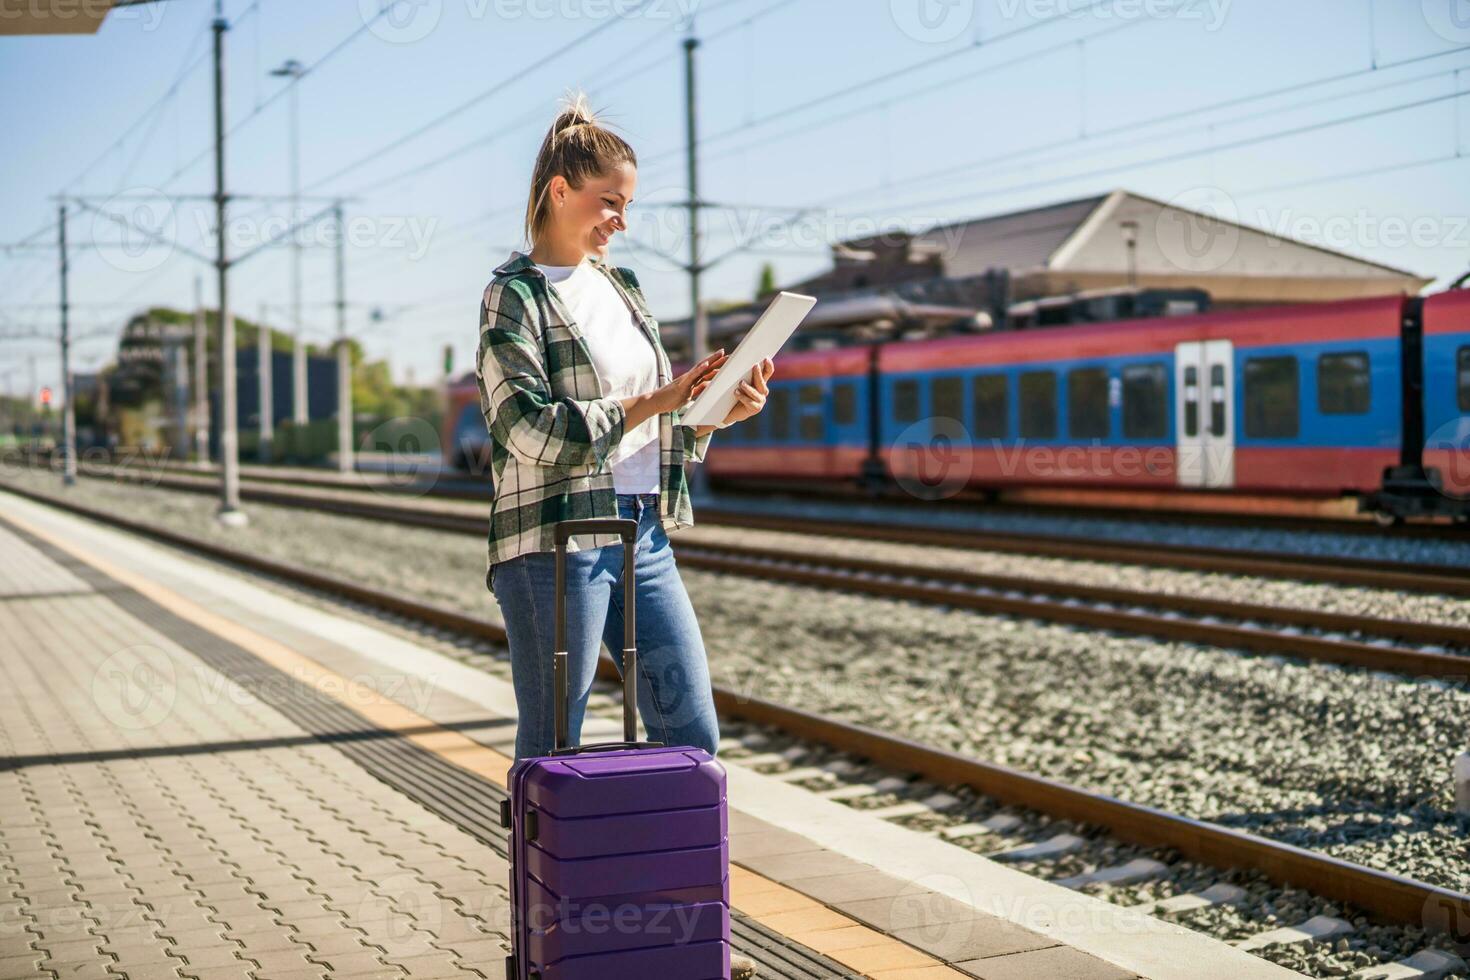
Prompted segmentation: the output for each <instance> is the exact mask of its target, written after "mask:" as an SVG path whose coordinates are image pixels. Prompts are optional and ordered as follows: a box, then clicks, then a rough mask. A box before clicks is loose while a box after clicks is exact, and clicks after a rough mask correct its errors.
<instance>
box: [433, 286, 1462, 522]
mask: <svg viewBox="0 0 1470 980" xmlns="http://www.w3.org/2000/svg"><path fill="white" fill-rule="evenodd" d="M684 369H686V368H685V366H684V365H675V370H676V372H677V371H682V370H684ZM443 435H444V447H445V454H446V460H447V462H449V463H450V464H451V465H453V466H455V467H458V468H461V469H473V468H475V467H476V461H480V462H481V463H483V460H485V459H487V458H488V453H487V451H486V440H487V439H488V435H487V433H486V430H485V424H484V420H483V417H482V415H481V413H480V406H479V393H478V389H477V386H476V384H475V379H474V376H473V374H469V375H467V376H465V377H464V378H462V379H460V381H459V382H458V383H456V384H455V385H453V386H452V387H451V391H450V412H449V413H448V415H447V416H446V429H445V432H444V434H443ZM715 443H716V444H717V445H718V448H717V449H716V448H714V446H712V447H711V452H710V453H709V456H708V457H707V459H706V460H705V462H704V463H703V464H702V465H703V466H704V467H705V469H706V472H707V473H708V475H709V478H710V480H711V482H712V483H715V482H717V481H721V480H729V481H738V482H739V483H741V484H742V485H746V486H749V485H752V484H753V485H757V486H758V485H760V484H761V483H762V482H763V481H766V482H769V483H770V484H771V485H773V486H775V485H790V484H792V483H793V482H800V483H802V484H803V485H807V486H813V487H822V486H829V487H837V486H844V487H848V488H851V487H859V488H866V489H869V490H874V489H878V488H882V487H885V486H888V487H892V486H898V487H902V488H904V489H906V490H908V491H910V492H913V493H917V494H920V495H923V494H926V493H928V494H931V495H934V496H943V495H946V494H951V493H953V492H954V491H956V490H960V489H968V490H980V491H994V492H1002V491H1006V490H1010V489H1014V488H1042V487H1044V488H1057V487H1063V488H1066V487H1072V488H1091V489H1107V490H1124V491H1127V490H1135V491H1150V492H1157V491H1165V492H1170V491H1179V492H1184V491H1190V492H1214V493H1222V494H1232V493H1233V494H1255V495H1271V496H1278V495H1285V496H1301V497H1319V498H1341V497H1355V498H1357V500H1358V507H1359V509H1360V510H1362V511H1365V512H1371V513H1372V514H1373V515H1374V516H1375V517H1376V518H1377V519H1379V520H1380V521H1382V522H1384V523H1392V522H1397V521H1401V520H1403V519H1405V518H1409V517H1425V516H1431V517H1445V518H1449V519H1451V520H1453V521H1455V522H1457V523H1461V524H1464V523H1466V522H1467V520H1470V289H1452V290H1449V291H1446V292H1442V293H1438V294H1434V295H1430V296H1426V297H1413V296H1402V295H1399V296H1383V297H1376V298H1368V299H1356V300H1344V301H1333V302H1321V303H1298V304H1290V305H1281V306H1271V307H1260V308H1255V309H1247V310H1227V311H1212V312H1203V313H1195V314H1190V315H1182V316H1160V317H1148V318H1139V319H1127V320H1115V321H1111V322H1101V323H1085V324H1076V325H1059V326H1047V327H1032V328H1028V329H1001V330H993V331H989V332H982V333H965V334H958V335H951V336H941V337H937V338H933V339H926V340H882V341H877V342H869V343H861V344H852V345H846V346H843V345H838V346H831V347H826V348H822V349H808V350H800V351H794V352H789V353H783V354H782V355H780V357H779V358H778V360H777V370H776V374H775V376H774V377H773V378H772V380H771V390H770V394H769V396H768V401H767V404H766V407H765V409H764V410H762V411H761V412H760V414H758V415H756V416H755V417H753V418H751V419H748V420H746V421H744V422H741V423H738V424H736V425H733V426H730V427H729V428H727V429H725V430H723V431H721V432H720V433H719V434H718V435H717V436H716V437H715ZM481 470H482V471H483V467H481Z"/></svg>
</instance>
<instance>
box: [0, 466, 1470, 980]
mask: <svg viewBox="0 0 1470 980" xmlns="http://www.w3.org/2000/svg"><path fill="white" fill-rule="evenodd" d="M4 489H5V490H6V491H7V492H11V493H15V494H17V495H19V496H22V497H25V498H27V499H31V500H34V501H36V502H38V503H41V504H43V505H46V506H49V507H54V508H57V509H60V510H64V511H67V512H69V513H72V514H76V515H78V516H81V517H85V518H88V519H90V520H95V521H98V522H101V523H104V524H107V525H110V526H113V527H117V528H120V529H123V530H126V531H128V532H130V533H134V534H138V535H140V536H143V537H146V538H150V539H152V540H155V541H160V542H163V543H166V544H169V545H172V546H175V547H179V548H182V549H185V550H188V551H190V552H193V553H196V554H201V555H205V556H208V557H210V558H212V559H215V560H218V561H221V562H224V563H226V564H229V565H231V566H234V567H238V568H244V569H248V570H251V571H253V572H256V573H260V574H263V575H266V576H270V577H272V578H275V579H277V580H280V581H282V582H285V583H288V584H290V585H291V586H293V587H299V588H305V589H309V590H313V591H315V592H318V593H322V594H325V595H327V596H330V597H333V598H334V599H338V600H348V601H349V602H351V603H355V604H358V605H360V606H363V607H366V608H367V609H368V610H369V611H371V612H373V613H375V614H384V613H386V614H390V615H394V616H398V617H403V618H404V619H407V620H410V621H412V622H413V623H415V624H418V625H421V626H424V627H428V628H431V629H435V630H441V631H445V632H447V633H450V634H453V635H456V636H459V637H464V638H468V639H473V640H478V641H483V642H488V643H492V644H495V645H497V646H503V645H504V644H505V641H506V638H505V634H504V631H503V629H502V628H501V627H500V626H499V625H498V624H495V623H491V622H486V621H484V620H481V619H477V618H475V617H471V616H466V615H464V614H461V613H459V612H456V611H453V610H449V609H444V608H441V607H437V606H432V605H428V604H424V603H420V602H417V601H414V600H411V599H408V598H405V597H403V596H402V595H396V594H391V593H388V592H383V591H380V590H377V589H372V588H368V587H365V586H362V585H359V584H357V583H354V582H351V581H347V580H344V579H340V578H337V577H334V576H329V575H324V574H321V573H318V572H312V571H308V570H305V569H300V568H296V567H294V566H291V565H287V564H284V563H281V562H277V561H274V560H271V559H266V558H262V557H259V556H256V555H252V554H249V553H246V552H242V551H238V550H236V549H232V548H229V547H226V546H223V545H219V544H215V543H212V542H209V541H204V540H200V539H196V538H194V537H192V536H190V535H186V534H182V533H179V532H175V531H171V530H168V529H166V528H159V527H153V526H149V525H145V524H143V523H141V522H138V521H134V520H131V519H129V518H126V517H122V516H120V515H117V514H113V513H109V512H103V511H99V510H96V509H94V508H90V507H86V506H83V505H80V504H76V503H72V502H68V501H64V500H58V499H56V498H54V497H52V496H49V495H47V494H43V493H37V492H33V491H30V490H26V489H22V488H17V487H14V486H6V487H5V488H4ZM599 675H600V676H601V677H602V678H604V679H605V680H607V681H609V682H612V681H615V680H616V678H617V673H616V668H615V667H614V666H613V664H612V662H611V660H609V659H607V658H606V657H604V658H603V659H602V662H601V663H600V664H599ZM714 697H715V703H716V708H717V710H718V711H719V713H720V715H721V716H722V717H723V718H725V719H728V720H732V721H736V722H742V723H746V724H749V725H757V726H766V727H768V728H771V729H774V730H776V731H778V732H780V733H782V734H783V735H785V736H787V737H789V738H791V739H795V740H799V741H800V742H803V743H809V744H810V745H815V746H822V747H824V748H826V749H828V750H830V751H831V752H835V753H838V754H840V755H841V756H843V757H845V759H846V761H844V760H842V759H839V760H836V761H835V762H833V761H830V760H829V762H828V763H827V764H826V765H825V766H824V767H822V768H817V767H815V766H810V767H801V766H800V763H801V762H802V760H803V759H804V758H806V757H807V755H808V754H809V752H810V748H808V747H803V746H797V747H796V749H795V750H794V751H793V750H788V751H787V752H784V753H780V754H777V753H766V755H765V757H764V760H763V759H761V758H752V759H749V760H748V761H749V762H750V764H752V765H753V766H758V765H762V764H763V763H764V762H771V761H774V762H776V763H777V764H778V765H798V768H797V769H794V770H789V771H788V772H786V773H785V774H783V775H782V776H781V777H780V778H785V779H787V780H788V781H791V782H803V781H806V782H821V781H822V779H823V778H824V777H823V776H822V774H823V773H826V774H827V775H828V776H834V775H840V774H848V773H853V772H858V771H864V769H863V767H860V766H858V765H857V764H856V763H855V762H854V761H853V760H864V761H865V762H866V763H867V764H868V767H872V766H877V767H881V768H882V769H885V770H888V771H890V772H891V773H893V775H890V776H887V777H885V778H884V779H880V780H877V781H876V782H869V783H864V782H854V783H850V784H848V785H847V786H838V787H836V788H829V789H825V790H816V791H820V792H823V793H824V795H826V796H828V797H829V798H832V799H839V800H844V801H848V802H852V801H853V800H861V799H867V798H874V797H876V796H877V795H878V794H881V793H884V792H893V791H895V790H898V789H905V790H908V789H922V788H923V785H924V784H926V783H927V784H932V787H933V790H937V789H938V787H944V786H948V787H965V788H968V789H970V790H973V791H974V792H975V793H977V794H981V795H983V796H984V797H988V798H990V799H992V800H995V801H998V802H999V803H1001V804H1003V805H1010V806H1015V807H1021V808H1024V809H1026V810H1029V811H1035V812H1037V813H1041V814H1046V815H1048V816H1050V817H1054V818H1060V819H1064V820H1069V821H1074V822H1076V823H1078V824H1081V825H1086V826H1091V827H1097V828H1101V829H1103V830H1105V831H1106V832H1107V833H1108V834H1109V835H1111V836H1112V837H1113V838H1115V839H1116V840H1118V841H1121V842H1124V843H1126V844H1131V845H1136V846H1138V847H1142V848H1148V849H1155V850H1157V849H1166V850H1168V851H1170V852H1172V853H1174V854H1177V855H1178V857H1179V860H1182V861H1189V862H1194V863H1196V864H1199V865H1203V866H1206V867H1212V868H1216V869H1220V870H1221V871H1237V870H1239V871H1249V872H1254V873H1256V874H1259V875H1260V876H1262V877H1263V878H1264V879H1266V880H1267V881H1270V882H1272V883H1274V884H1277V885H1281V886H1290V887H1293V888H1297V889H1303V890H1306V891H1308V892H1310V893H1312V894H1314V895H1317V896H1320V897H1322V898H1325V899H1328V900H1331V901H1333V902H1339V903H1343V904H1345V905H1348V906H1352V907H1353V908H1355V909H1359V910H1361V911H1362V912H1363V913H1365V914H1367V915H1368V916H1370V917H1372V918H1374V919H1377V920H1379V921H1382V922H1386V923H1391V924H1396V925H1402V926H1410V927H1424V928H1427V929H1429V930H1432V931H1435V932H1442V933H1447V934H1449V936H1450V937H1451V938H1452V939H1454V940H1455V941H1457V942H1460V943H1470V928H1467V927H1470V894H1465V893H1461V892H1456V891H1453V890H1451V889H1447V888H1442V887H1439V886H1435V885H1431V884H1428V883H1426V882H1422V881H1418V880H1415V879H1412V878H1408V877H1405V876H1401V875H1396V874H1393V873H1392V872H1388V871H1383V870H1380V869H1375V868H1369V867H1366V866H1363V865H1359V864H1354V863H1352V862H1348V861H1343V860H1341V859H1338V858H1335V857H1332V856H1331V855H1327V854H1322V853H1319V852H1316V851H1312V850H1309V849H1305V848H1301V847H1297V846H1294V845H1290V844H1285V843H1281V842H1279V841H1274V840H1271V839H1269V838H1265V837H1261V836H1258V835H1253V834H1250V833H1247V832H1244V831H1240V830H1236V829H1232V828H1229V827H1225V826H1222V825H1219V824H1215V823H1211V822H1208V821H1202V820H1198V819H1194V818H1190V817H1186V816H1182V815H1179V814H1174V813H1170V812H1167V811H1164V810H1160V809H1157V808H1153V807H1148V806H1143V805H1139V804H1135V803H1131V802H1128V801H1126V800H1122V799H1119V798H1116V797H1112V796H1108V795H1105V794H1100V793H1095V792H1092V791H1089V790H1086V789H1083V788H1080V787H1077V786H1073V785H1069V784H1066V783H1063V782H1060V781H1057V780H1052V779H1047V778H1045V777H1042V776H1038V775H1035V774H1032V773H1027V772H1023V771H1020V770H1017V769H1013V768H1010V767H1007V766H1002V765H997V764H994V763H988V762H985V761H982V760H978V759H973V758H969V757H966V756H964V755H961V754H959V753H956V752H953V751H949V750H946V749H943V748H940V747H935V746H931V745H926V744H922V743H920V742H917V741H914V740H911V739H907V738H904V737H902V736H899V735H895V734H892V733H890V732H886V731H879V730H876V729H873V728H871V727H867V726H863V725H858V724H854V723H851V722H847V721H843V720H840V719H836V718H832V717H828V716H825V715H819V714H816V713H813V712H809V711H805V710H802V709H800V708H796V707H793V706H790V705H783V704H779V703H776V702H773V701H769V700H765V699H762V698H758V697H753V696H750V695H748V694H745V693H742V692H737V691H734V690H730V689H727V688H725V687H722V686H718V685H717V686H715V688H714ZM607 700H608V702H609V704H610V699H607ZM607 706H608V705H603V707H607ZM760 739H761V737H759V736H757V737H754V738H751V739H750V742H751V743H752V745H753V746H755V745H756V743H758V742H759V741H760ZM933 790H930V791H926V792H925V795H924V796H923V798H922V799H918V798H916V799H914V800H912V801H910V802H908V803H907V805H899V806H897V807H892V806H890V807H886V808H884V812H881V813H879V812H878V811H877V810H875V811H874V812H875V814H877V815H880V816H884V817H889V818H894V817H902V816H907V815H912V814H916V813H920V812H929V813H942V812H944V811H945V810H948V809H951V808H952V807H953V806H954V804H955V803H957V802H958V801H957V800H955V799H954V798H953V797H948V798H947V799H946V797H947V796H948V794H944V793H938V792H934V791H933ZM1000 826H1001V824H1000V823H998V822H997V821H995V820H992V821H989V822H988V823H986V824H974V823H969V824H958V825H950V826H947V827H945V828H943V829H941V830H939V831H938V832H939V834H940V836H942V837H944V838H946V839H949V840H958V839H960V838H962V837H964V836H965V835H967V834H970V835H973V834H977V833H981V832H985V831H987V830H995V829H999V828H1000ZM1073 846H1076V839H1073V840H1072V841H1066V840H1062V839H1061V838H1053V839H1051V840H1048V841H1045V842H1042V843H1041V844H1039V845H1034V846H1031V847H1027V848H1019V849H1012V850H1010V851H1006V852H1001V853H998V854H996V855H994V856H995V857H997V858H998V859H1000V860H1013V861H1030V862H1033V863H1034V862H1036V861H1045V860H1046V859H1047V858H1048V857H1049V856H1051V855H1053V854H1057V853H1064V852H1065V851H1066V850H1068V849H1069V848H1071V847H1073ZM1160 873H1161V872H1160V868H1159V866H1158V863H1157V862H1153V863H1150V862H1148V861H1133V862H1129V864H1127V865H1125V866H1120V867H1117V868H1102V869H1099V870H1098V871H1096V872H1093V873H1091V874H1088V875H1083V876H1079V878H1077V879H1075V880H1072V881H1070V882H1069V883H1070V884H1072V885H1073V886H1074V887H1080V886H1082V885H1085V884H1088V883H1090V882H1098V883H1101V884H1108V883H1127V882H1129V881H1136V880H1141V879H1146V878H1148V877H1150V876H1156V875H1158V874H1160ZM1237 897H1238V896H1237V895H1235V894H1234V891H1233V886H1229V885H1226V884H1223V883H1221V884H1219V885H1218V886H1211V887H1209V888H1205V889H1202V890H1199V891H1196V892H1192V893H1189V894H1183V895H1179V896H1174V897H1172V898H1169V899H1164V900H1161V901H1159V902H1149V903H1147V904H1148V905H1149V907H1150V908H1151V909H1153V910H1155V911H1159V912H1166V911H1182V910H1188V909H1198V908H1204V907H1208V906H1210V905H1212V904H1221V903H1231V902H1233V901H1235V900H1236V899H1237ZM1291 928H1294V929H1295V930H1296V932H1295V933H1292V935H1294V936H1295V935H1297V934H1300V936H1302V937H1305V938H1303V939H1302V940H1301V941H1313V940H1318V939H1322V938H1328V939H1331V938H1337V937H1340V936H1342V935H1344V934H1346V933H1347V932H1351V931H1352V930H1353V926H1352V924H1351V923H1350V922H1349V921H1347V920H1345V919H1337V918H1329V917H1317V918H1313V919H1312V920H1310V921H1308V922H1304V923H1299V924H1296V926H1294V927H1291ZM1273 936H1275V933H1273V932H1267V933H1263V934H1262V935H1261V936H1258V937H1254V939H1251V940H1246V941H1245V942H1244V943H1243V946H1244V947H1245V948H1254V947H1259V946H1263V945H1265V944H1267V943H1269V942H1274V941H1280V936H1275V938H1273ZM1436 955H1438V954H1435V953H1433V952H1432V951H1428V950H1426V951H1422V952H1421V953H1420V954H1418V955H1417V956H1416V957H1415V958H1414V959H1416V960H1417V961H1418V962H1420V963H1426V962H1430V961H1431V960H1432V958H1433V957H1434V956H1436ZM1425 957H1429V958H1430V959H1428V960H1426V959H1425ZM1364 975H1365V976H1368V975H1372V974H1371V973H1365V974H1364ZM1403 975H1418V974H1403Z"/></svg>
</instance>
